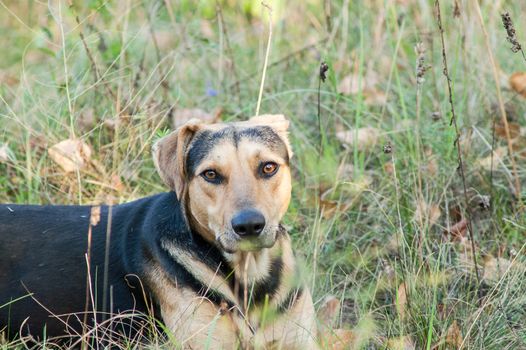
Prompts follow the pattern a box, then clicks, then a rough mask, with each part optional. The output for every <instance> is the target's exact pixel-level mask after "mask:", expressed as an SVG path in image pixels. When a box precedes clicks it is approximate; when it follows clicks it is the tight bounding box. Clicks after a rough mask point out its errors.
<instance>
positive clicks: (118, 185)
mask: <svg viewBox="0 0 526 350" xmlns="http://www.w3.org/2000/svg"><path fill="white" fill-rule="evenodd" d="M110 184H111V187H112V188H113V189H114V190H115V191H117V192H122V191H124V189H125V188H126V187H125V186H124V184H123V183H122V181H121V177H120V176H119V175H117V174H113V175H111V183H110Z"/></svg>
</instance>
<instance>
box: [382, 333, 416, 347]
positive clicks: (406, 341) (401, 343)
mask: <svg viewBox="0 0 526 350" xmlns="http://www.w3.org/2000/svg"><path fill="white" fill-rule="evenodd" d="M387 348H388V349H389V350H415V349H416V345H415V342H414V341H413V340H412V339H411V338H410V337H409V336H407V335H404V336H401V337H397V338H391V339H389V340H388V341H387Z"/></svg>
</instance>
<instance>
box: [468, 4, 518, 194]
mask: <svg viewBox="0 0 526 350" xmlns="http://www.w3.org/2000/svg"><path fill="white" fill-rule="evenodd" d="M474 3H475V9H476V10H477V15H478V19H479V21H480V26H481V27H482V33H483V34H484V42H485V44H486V49H487V51H488V56H489V60H490V63H491V68H492V71H493V79H494V80H495V87H496V89H497V100H498V101H499V109H500V116H501V120H502V124H504V131H505V133H506V140H507V142H508V152H509V153H510V160H511V167H512V171H513V177H514V180H515V195H516V198H517V200H518V202H519V203H520V202H521V183H520V180H519V174H518V172H517V164H516V162H515V155H514V153H513V144H512V142H511V134H510V128H509V126H508V118H507V117H506V108H504V100H503V99H502V93H501V91H500V84H499V73H498V72H497V65H496V63H495V59H494V58H493V52H492V51H491V46H490V43H489V36H488V32H487V31H486V26H485V25H484V19H483V17H482V12H481V11H480V6H479V3H478V1H474ZM493 129H495V128H493ZM491 157H492V159H493V150H492V152H491ZM491 171H493V169H491Z"/></svg>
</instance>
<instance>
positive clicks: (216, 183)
mask: <svg viewBox="0 0 526 350" xmlns="http://www.w3.org/2000/svg"><path fill="white" fill-rule="evenodd" d="M288 124H289V123H288V121H287V120H286V119H285V118H284V117H283V116H281V115H264V116H259V117H254V118H252V119H250V120H249V121H246V122H239V123H227V124H213V125H205V124H202V123H200V122H199V121H198V120H193V121H190V122H188V123H187V124H185V125H184V126H182V127H180V128H179V129H178V130H176V131H175V132H173V133H171V134H170V135H168V136H166V137H165V138H163V139H161V140H160V141H158V142H157V143H156V144H155V146H154V160H155V163H156V167H157V169H158V171H159V174H160V175H161V177H162V179H163V180H164V181H165V182H166V184H167V185H168V186H170V188H171V190H172V191H171V192H168V193H163V194H159V195H155V196H152V197H148V198H143V199H140V200H137V201H134V202H131V203H126V204H122V205H117V206H113V207H105V206H103V207H102V208H101V214H100V221H99V220H98V219H97V220H96V221H99V222H98V223H96V224H97V225H96V226H95V225H92V226H90V210H91V207H89V206H25V205H2V206H0V330H1V329H2V328H4V330H7V331H8V333H9V334H10V336H14V335H15V334H25V333H32V334H33V335H42V334H43V330H44V329H45V332H46V335H47V336H59V335H63V334H65V333H69V334H72V333H73V334H74V333H75V332H77V333H80V332H81V331H82V329H83V328H82V327H83V326H82V322H83V320H85V319H87V320H88V322H89V323H90V324H91V326H93V325H94V324H95V325H96V324H97V323H101V322H102V323H103V322H104V319H105V316H106V315H107V314H116V313H125V312H134V313H136V312H142V313H150V314H152V313H153V314H154V316H155V317H157V318H158V319H162V322H163V323H164V325H165V326H166V328H167V330H168V332H169V333H172V334H173V339H176V340H177V341H178V342H179V343H180V345H181V347H182V348H192V349H200V348H205V347H209V348H214V349H215V348H225V349H233V348H237V347H244V348H252V347H255V348H267V347H268V348H270V347H272V348H283V349H294V348H302V349H311V348H316V341H315V334H316V323H315V314H314V307H313V303H312V299H311V295H310V292H309V290H308V289H306V288H305V287H303V285H302V284H301V282H298V279H297V267H296V265H295V259H294V256H293V252H292V248H291V243H290V238H289V236H288V234H287V233H286V232H285V230H284V229H283V228H282V226H281V225H280V221H281V219H282V217H283V215H284V214H285V212H286V210H287V207H288V205H289V201H290V196H291V175H290V168H289V160H290V157H291V156H292V152H291V149H290V146H289V142H288V138H287V128H288ZM92 219H93V218H92ZM88 245H89V246H90V247H89V256H88V255H87V254H86V252H87V247H88ZM87 261H89V264H88V263H87ZM87 266H89V269H88V268H87ZM88 272H89V274H88ZM86 285H88V287H89V288H88V290H87V288H86ZM87 296H88V300H87ZM86 301H88V304H89V310H88V313H87V315H81V314H80V313H82V312H83V311H84V310H85V308H86ZM44 327H45V328H44ZM134 330H135V328H134V326H133V325H129V327H128V329H125V330H124V331H125V332H132V331H134Z"/></svg>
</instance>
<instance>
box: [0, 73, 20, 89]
mask: <svg viewBox="0 0 526 350" xmlns="http://www.w3.org/2000/svg"><path fill="white" fill-rule="evenodd" d="M19 82H20V80H18V78H17V77H15V76H14V75H12V74H10V73H8V72H6V71H0V85H7V86H14V85H16V84H18V83H19Z"/></svg>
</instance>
